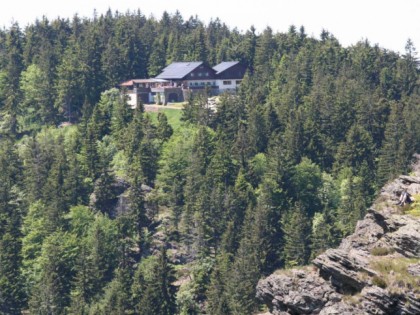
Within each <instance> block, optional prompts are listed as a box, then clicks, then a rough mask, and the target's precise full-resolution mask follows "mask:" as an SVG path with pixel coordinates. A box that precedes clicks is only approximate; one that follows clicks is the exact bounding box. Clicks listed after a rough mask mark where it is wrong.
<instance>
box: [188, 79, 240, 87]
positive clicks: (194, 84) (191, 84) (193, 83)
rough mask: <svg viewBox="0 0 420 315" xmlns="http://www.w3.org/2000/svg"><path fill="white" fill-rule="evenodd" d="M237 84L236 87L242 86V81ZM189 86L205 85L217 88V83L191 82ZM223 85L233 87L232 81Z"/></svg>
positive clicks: (224, 82)
mask: <svg viewBox="0 0 420 315" xmlns="http://www.w3.org/2000/svg"><path fill="white" fill-rule="evenodd" d="M235 83H236V85H239V84H241V80H237V81H235ZM189 85H190V86H199V85H201V86H204V85H209V86H211V85H212V86H216V82H215V81H213V82H210V81H209V82H190V83H189ZM223 85H232V81H230V80H227V81H223Z"/></svg>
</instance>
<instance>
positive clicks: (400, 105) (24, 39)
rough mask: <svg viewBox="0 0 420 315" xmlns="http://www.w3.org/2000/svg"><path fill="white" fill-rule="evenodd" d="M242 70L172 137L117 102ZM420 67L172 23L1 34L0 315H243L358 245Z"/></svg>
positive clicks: (406, 149) (411, 107)
mask: <svg viewBox="0 0 420 315" xmlns="http://www.w3.org/2000/svg"><path fill="white" fill-rule="evenodd" d="M230 60H238V61H240V62H241V63H242V64H244V65H246V67H247V69H248V70H247V74H246V76H245V78H244V80H243V82H242V84H241V87H240V89H239V91H238V93H237V95H236V96H234V95H222V96H221V97H220V103H219V104H218V106H217V110H216V111H213V110H210V109H209V108H208V106H207V105H206V97H205V96H203V95H200V96H197V97H193V98H191V99H189V100H188V102H187V103H186V105H185V107H184V109H183V110H182V118H181V120H182V123H181V126H180V127H179V128H176V129H174V128H173V127H172V126H171V125H170V124H169V123H168V119H167V117H166V116H165V114H163V113H159V114H158V115H157V117H155V118H153V117H151V114H149V113H147V112H145V111H144V106H139V107H138V108H137V109H135V110H133V109H131V108H130V107H128V106H127V104H126V100H125V99H124V97H121V94H120V91H119V90H118V89H116V87H117V86H118V84H119V83H121V82H123V81H124V80H127V79H132V78H148V77H153V76H155V75H156V74H158V73H159V72H160V71H161V70H162V69H163V68H164V67H165V66H166V65H168V64H170V63H171V62H174V61H205V62H207V63H208V64H210V65H214V64H217V63H219V62H221V61H230ZM418 84H419V68H418V61H417V59H416V50H415V48H414V45H413V43H412V42H411V41H410V40H408V41H407V45H406V51H405V53H404V54H403V55H400V54H398V53H396V52H393V51H388V50H385V49H382V48H381V47H379V46H378V45H371V44H370V43H369V42H368V41H362V42H359V43H355V44H354V45H352V46H351V47H347V48H345V47H343V46H341V45H340V43H339V41H338V40H337V39H336V38H335V37H334V36H333V35H332V34H331V33H329V32H327V31H323V32H322V34H320V36H319V39H316V38H313V37H310V36H308V35H307V34H306V33H305V29H304V27H300V28H299V29H297V28H296V27H295V26H291V27H290V29H289V30H288V32H287V33H275V32H273V31H272V29H270V28H269V27H267V28H266V29H265V30H264V31H262V32H261V33H258V34H257V33H256V30H255V29H254V28H253V27H250V29H249V30H247V31H246V32H239V31H238V30H237V29H231V28H229V27H228V26H227V25H226V24H224V23H223V22H221V21H220V20H219V19H215V20H213V21H211V22H210V23H208V25H205V24H204V23H203V22H202V21H200V20H199V19H198V17H191V18H189V19H184V18H183V17H182V16H181V15H180V14H179V13H178V12H176V13H174V14H168V13H164V14H163V16H162V17H161V18H160V19H156V18H153V17H149V18H146V17H145V16H144V15H143V14H142V13H141V11H137V12H127V13H124V14H121V13H118V12H112V11H108V12H106V14H103V15H95V16H93V17H92V18H80V17H78V16H74V17H73V18H72V19H71V20H68V19H56V20H52V21H49V20H47V19H46V18H43V19H41V20H37V21H35V22H34V23H33V24H30V25H27V26H26V27H25V28H24V29H22V28H21V27H20V26H19V25H18V24H12V25H11V26H10V27H8V28H7V29H3V30H0V113H1V115H0V314H21V312H22V311H25V312H27V313H30V314H46V315H47V314H48V315H50V314H78V315H79V314H90V315H99V314H139V315H152V314H155V315H160V314H161V315H169V314H183V315H185V314H211V315H228V314H237V315H245V314H255V313H257V312H258V311H263V309H261V305H260V303H259V302H258V301H257V300H256V299H255V286H256V283H257V281H258V280H259V279H260V278H261V277H262V276H264V275H267V274H269V273H271V272H273V271H275V270H276V269H278V268H289V267H293V266H299V265H304V264H308V263H309V262H310V260H311V258H313V257H314V255H316V254H317V253H320V252H322V251H323V250H325V249H326V248H329V247H334V246H336V245H337V244H338V243H339V242H340V240H341V239H342V238H343V237H344V236H346V235H348V234H349V233H351V232H352V231H353V228H354V226H355V224H356V222H357V220H359V219H360V218H362V217H363V215H364V214H365V210H366V209H367V208H368V206H369V205H370V204H371V202H372V200H373V199H374V198H375V194H376V193H377V191H378V190H379V189H380V187H381V186H382V185H383V184H384V183H386V182H387V181H388V180H389V179H391V178H393V177H394V176H395V175H396V174H399V173H403V172H407V171H408V168H409V166H410V163H411V157H412V155H413V153H415V152H416V151H418V150H419V149H420V148H419V146H420V91H419V89H418Z"/></svg>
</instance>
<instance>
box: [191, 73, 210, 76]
mask: <svg viewBox="0 0 420 315" xmlns="http://www.w3.org/2000/svg"><path fill="white" fill-rule="evenodd" d="M197 75H198V76H199V77H208V76H209V73H208V72H204V73H203V72H199V73H197ZM190 76H191V77H194V73H191V74H190Z"/></svg>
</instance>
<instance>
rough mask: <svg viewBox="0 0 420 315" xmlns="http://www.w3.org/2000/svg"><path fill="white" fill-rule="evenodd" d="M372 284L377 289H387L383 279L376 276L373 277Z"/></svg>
mask: <svg viewBox="0 0 420 315" xmlns="http://www.w3.org/2000/svg"><path fill="white" fill-rule="evenodd" d="M372 284H373V285H376V286H377V287H380V288H382V289H385V288H386V287H387V284H386V282H385V280H384V279H382V278H381V277H378V276H373V278H372Z"/></svg>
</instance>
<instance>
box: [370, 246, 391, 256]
mask: <svg viewBox="0 0 420 315" xmlns="http://www.w3.org/2000/svg"><path fill="white" fill-rule="evenodd" d="M393 252H395V250H394V249H393V248H390V247H375V248H372V249H371V251H370V253H371V255H373V256H386V255H389V254H392V253H393Z"/></svg>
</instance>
